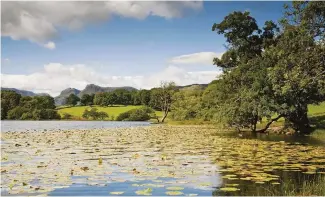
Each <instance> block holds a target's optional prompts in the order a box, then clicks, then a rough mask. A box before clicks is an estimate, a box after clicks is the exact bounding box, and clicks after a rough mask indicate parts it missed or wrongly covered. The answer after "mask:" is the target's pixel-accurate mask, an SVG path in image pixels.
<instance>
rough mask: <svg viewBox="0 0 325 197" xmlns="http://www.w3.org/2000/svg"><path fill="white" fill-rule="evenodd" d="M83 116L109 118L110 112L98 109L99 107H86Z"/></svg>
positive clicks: (87, 117)
mask: <svg viewBox="0 0 325 197" xmlns="http://www.w3.org/2000/svg"><path fill="white" fill-rule="evenodd" d="M82 117H83V118H86V119H90V118H91V119H93V120H98V119H100V120H104V119H105V118H108V114H107V113H106V112H103V111H97V108H95V107H93V108H91V109H90V110H88V109H85V111H84V112H83V114H82Z"/></svg>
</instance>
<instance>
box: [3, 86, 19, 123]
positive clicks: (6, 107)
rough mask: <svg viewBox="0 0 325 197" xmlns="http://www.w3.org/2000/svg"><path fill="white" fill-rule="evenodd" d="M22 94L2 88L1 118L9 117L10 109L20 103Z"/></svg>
mask: <svg viewBox="0 0 325 197" xmlns="http://www.w3.org/2000/svg"><path fill="white" fill-rule="evenodd" d="M20 99H21V95H20V94H18V93H16V92H15V91H12V90H1V120H3V119H6V118H7V114H8V111H10V110H11V109H13V108H15V107H16V106H18V105H19V102H20Z"/></svg>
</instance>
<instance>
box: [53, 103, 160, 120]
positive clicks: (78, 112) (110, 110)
mask: <svg viewBox="0 0 325 197" xmlns="http://www.w3.org/2000/svg"><path fill="white" fill-rule="evenodd" d="M92 107H96V108H97V109H98V111H103V112H106V113H107V114H108V115H109V118H108V119H109V120H111V118H112V117H115V118H116V117H117V116H118V115H119V114H120V113H123V112H126V111H128V110H131V109H137V108H140V107H142V106H134V105H129V106H123V105H116V106H112V107H101V106H96V105H94V106H92ZM90 108H91V107H89V106H76V107H64V106H63V107H61V108H58V112H59V114H60V115H61V117H62V116H63V114H64V113H68V114H70V115H72V116H73V119H82V114H83V112H84V111H85V109H90ZM156 115H157V116H159V117H160V116H162V112H161V111H156Z"/></svg>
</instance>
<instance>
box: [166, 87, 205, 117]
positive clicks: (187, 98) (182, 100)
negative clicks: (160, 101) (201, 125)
mask: <svg viewBox="0 0 325 197" xmlns="http://www.w3.org/2000/svg"><path fill="white" fill-rule="evenodd" d="M202 93H203V90H202V89H201V87H198V86H193V87H190V88H183V89H181V90H180V91H178V92H175V93H174V95H173V102H172V105H171V118H172V119H174V120H178V121H179V120H190V119H199V118H200V116H199V112H200V110H201V100H202Z"/></svg>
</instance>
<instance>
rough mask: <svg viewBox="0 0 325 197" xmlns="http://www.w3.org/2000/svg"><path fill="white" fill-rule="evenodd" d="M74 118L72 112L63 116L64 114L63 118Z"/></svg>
mask: <svg viewBox="0 0 325 197" xmlns="http://www.w3.org/2000/svg"><path fill="white" fill-rule="evenodd" d="M71 118H72V115H71V114H68V113H64V114H63V116H62V119H66V120H67V119H71Z"/></svg>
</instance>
